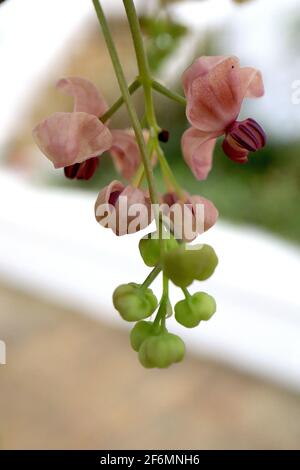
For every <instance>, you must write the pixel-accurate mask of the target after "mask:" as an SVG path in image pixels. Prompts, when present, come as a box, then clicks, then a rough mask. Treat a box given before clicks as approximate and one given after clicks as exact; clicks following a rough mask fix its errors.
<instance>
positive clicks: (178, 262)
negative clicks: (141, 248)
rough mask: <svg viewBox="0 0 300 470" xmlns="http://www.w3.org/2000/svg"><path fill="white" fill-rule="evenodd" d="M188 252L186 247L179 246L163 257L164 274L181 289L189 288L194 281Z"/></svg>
mask: <svg viewBox="0 0 300 470" xmlns="http://www.w3.org/2000/svg"><path fill="white" fill-rule="evenodd" d="M186 252H187V250H185V248H184V246H178V247H177V248H175V249H174V250H172V251H169V252H167V253H165V255H164V257H163V270H164V274H165V275H166V276H167V277H168V278H169V279H171V281H172V282H173V283H174V284H175V285H176V286H179V287H187V286H189V285H190V284H191V283H192V282H193V280H194V270H193V269H192V266H190V263H189V260H188V257H187V254H186Z"/></svg>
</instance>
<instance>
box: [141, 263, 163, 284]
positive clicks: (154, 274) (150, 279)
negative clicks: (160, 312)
mask: <svg viewBox="0 0 300 470" xmlns="http://www.w3.org/2000/svg"><path fill="white" fill-rule="evenodd" d="M161 269H162V268H161V266H160V264H158V265H157V266H155V268H153V269H152V271H151V273H150V274H149V275H148V276H147V277H146V279H145V280H144V282H143V284H142V285H141V289H147V287H149V286H150V285H151V284H152V282H153V281H154V279H156V278H157V276H158V275H159V273H160V272H161Z"/></svg>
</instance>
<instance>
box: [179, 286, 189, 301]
mask: <svg viewBox="0 0 300 470" xmlns="http://www.w3.org/2000/svg"><path fill="white" fill-rule="evenodd" d="M181 290H182V292H183V293H184V296H185V298H186V300H189V299H190V298H191V294H190V293H189V291H188V290H187V288H186V287H182V288H181Z"/></svg>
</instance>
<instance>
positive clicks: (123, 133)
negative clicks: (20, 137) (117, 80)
mask: <svg viewBox="0 0 300 470" xmlns="http://www.w3.org/2000/svg"><path fill="white" fill-rule="evenodd" d="M57 88H58V89H59V90H61V91H63V92H64V93H66V94H68V95H71V96H72V97H73V99H74V109H73V112H71V113H61V112H60V113H54V114H53V115H52V116H50V117H49V118H47V119H45V120H44V121H42V122H41V123H40V124H38V125H37V126H36V127H35V128H34V130H33V137H34V140H35V142H36V143H37V145H38V146H39V148H40V149H41V150H42V152H43V153H44V154H45V155H46V156H47V157H48V158H49V159H50V160H51V161H52V162H53V164H54V166H55V168H65V170H64V172H65V176H66V177H67V178H71V179H73V178H76V179H90V178H91V177H92V176H93V174H94V172H95V171H96V169H97V167H98V163H99V161H98V160H99V158H98V157H99V156H100V155H101V154H102V153H103V152H105V151H110V153H111V156H112V158H113V161H114V164H115V167H116V169H117V171H118V172H119V173H120V174H121V175H122V176H123V177H124V178H126V179H128V180H129V179H131V178H132V177H133V176H134V174H135V172H136V170H137V168H138V167H139V164H140V162H141V156H140V151H139V148H138V145H137V142H136V139H135V136H134V133H133V132H132V131H131V130H127V129H126V130H121V129H115V130H110V129H109V128H108V126H106V125H104V124H103V123H102V122H101V120H100V117H101V116H102V115H103V114H104V113H105V111H107V109H108V106H107V104H106V102H105V100H104V98H103V97H102V96H101V95H100V93H99V92H98V90H97V88H96V87H95V85H93V83H91V82H90V81H88V80H86V79H84V78H80V77H71V78H63V79H61V80H59V82H58V83H57ZM144 137H145V140H147V139H148V137H149V133H148V131H144Z"/></svg>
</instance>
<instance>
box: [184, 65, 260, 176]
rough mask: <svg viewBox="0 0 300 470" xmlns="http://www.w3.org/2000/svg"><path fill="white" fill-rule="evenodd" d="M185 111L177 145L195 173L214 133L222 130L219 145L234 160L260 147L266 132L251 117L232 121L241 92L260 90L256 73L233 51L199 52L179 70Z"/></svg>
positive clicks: (203, 170) (206, 158)
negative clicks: (204, 54)
mask: <svg viewBox="0 0 300 470" xmlns="http://www.w3.org/2000/svg"><path fill="white" fill-rule="evenodd" d="M183 87H184V92H185V95H186V98H187V108H186V115H187V118H188V120H189V122H190V124H191V125H192V127H191V128H189V129H188V130H187V131H185V132H184V134H183V136H182V151H183V155H184V158H185V160H186V162H187V164H188V165H189V166H190V168H191V170H192V171H193V173H194V175H195V176H196V178H197V179H199V180H203V179H206V177H207V175H208V173H209V172H210V170H211V167H212V155H213V149H214V146H215V143H216V138H217V137H219V136H221V135H225V139H224V142H223V146H222V147H223V151H224V153H225V154H226V155H227V156H228V157H229V158H230V159H231V160H234V161H235V162H237V163H245V162H247V161H248V153H249V152H255V151H257V150H259V149H261V148H262V147H263V146H264V145H265V143H266V136H265V133H264V131H263V129H262V128H261V126H260V125H259V124H258V123H257V122H256V121H254V120H253V119H246V120H245V121H242V122H239V121H237V118H238V115H239V113H240V109H241V106H242V103H243V100H244V98H258V97H261V96H263V94H264V86H263V81H262V76H261V73H260V72H259V71H258V70H256V69H254V68H252V67H240V63H239V60H238V59H237V58H236V57H223V56H216V57H200V58H199V59H197V60H196V61H195V62H194V63H193V64H192V65H191V66H190V67H189V68H188V69H187V70H186V72H185V73H184V74H183Z"/></svg>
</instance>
